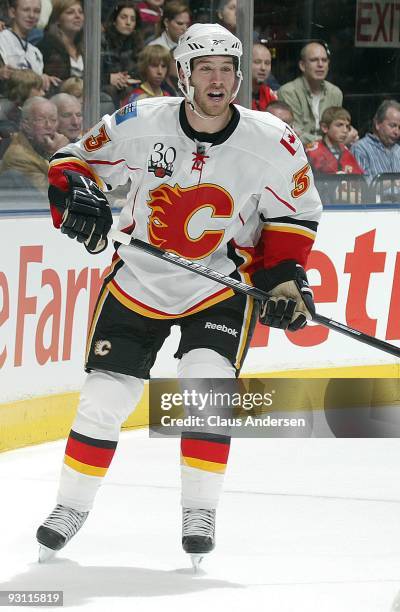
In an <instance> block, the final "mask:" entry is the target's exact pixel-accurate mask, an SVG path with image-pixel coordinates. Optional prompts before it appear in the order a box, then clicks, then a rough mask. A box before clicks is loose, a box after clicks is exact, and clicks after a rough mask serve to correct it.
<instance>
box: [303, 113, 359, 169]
mask: <svg viewBox="0 0 400 612" xmlns="http://www.w3.org/2000/svg"><path fill="white" fill-rule="evenodd" d="M320 126H321V131H322V133H323V136H322V140H316V141H315V142H312V143H310V144H308V145H307V147H306V153H307V157H308V159H309V160H310V163H311V166H312V169H313V170H314V171H315V172H322V173H326V174H337V173H344V174H363V171H362V169H361V168H360V166H359V165H358V163H357V160H356V159H355V157H354V156H353V155H352V154H351V153H350V151H349V149H348V148H347V147H346V146H345V142H346V139H347V136H348V133H349V131H350V127H351V117H350V113H349V112H348V111H347V110H346V109H344V108H342V107H341V106H331V107H330V108H327V109H326V110H324V112H323V113H322V117H321V122H320Z"/></svg>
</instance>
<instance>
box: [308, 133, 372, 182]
mask: <svg viewBox="0 0 400 612" xmlns="http://www.w3.org/2000/svg"><path fill="white" fill-rule="evenodd" d="M306 153H307V157H308V159H309V160H310V163H311V166H312V168H313V170H314V171H316V172H324V173H327V174H336V173H337V172H344V173H345V174H364V171H363V170H362V169H361V168H360V166H359V165H358V163H357V160H356V158H355V157H354V155H353V154H352V153H351V152H350V151H349V149H348V148H347V147H345V146H344V145H340V153H339V158H338V159H337V158H336V157H335V155H334V154H333V153H332V151H330V149H329V148H328V147H327V146H326V144H325V142H324V141H323V140H316V141H315V142H311V143H310V144H308V145H307V146H306Z"/></svg>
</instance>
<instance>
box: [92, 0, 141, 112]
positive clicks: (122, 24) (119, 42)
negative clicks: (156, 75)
mask: <svg viewBox="0 0 400 612" xmlns="http://www.w3.org/2000/svg"><path fill="white" fill-rule="evenodd" d="M142 48H143V37H142V34H141V32H140V31H139V23H138V14H137V12H136V10H135V3H134V2H133V0H125V1H124V2H120V3H119V4H117V6H116V7H115V8H114V10H113V11H111V13H110V15H109V16H108V19H107V20H106V22H105V25H104V34H103V38H102V82H103V90H104V91H106V92H107V93H108V94H109V95H110V96H111V97H112V99H113V100H114V103H115V105H116V106H119V102H120V100H121V99H122V98H123V97H124V96H126V95H127V93H128V88H129V85H132V81H133V80H135V76H136V75H137V71H136V63H137V56H138V53H139V52H140V51H141V50H142Z"/></svg>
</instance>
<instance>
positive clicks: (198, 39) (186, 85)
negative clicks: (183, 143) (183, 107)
mask: <svg viewBox="0 0 400 612" xmlns="http://www.w3.org/2000/svg"><path fill="white" fill-rule="evenodd" d="M242 53H243V51H242V43H241V42H240V40H239V39H238V38H237V37H236V36H234V35H233V34H232V33H231V32H229V30H227V29H226V28H224V27H223V26H221V25H219V24H218V23H195V24H193V25H192V26H190V28H188V29H187V30H186V32H185V34H183V35H182V36H181V37H180V39H179V42H178V46H177V47H176V48H175V51H174V58H175V61H176V67H177V71H178V74H179V68H182V71H183V74H184V82H182V81H181V79H179V83H178V84H179V88H180V89H181V91H182V93H183V95H184V96H185V98H186V99H187V100H188V101H189V102H190V104H192V105H193V98H194V87H192V85H190V76H191V74H192V66H191V62H192V60H194V59H195V58H196V57H204V56H206V55H229V56H231V57H233V58H234V63H235V67H236V77H237V81H238V82H237V86H236V88H235V91H234V92H233V93H232V98H231V101H232V100H234V99H235V98H236V96H237V93H238V91H239V87H240V84H241V82H242V79H243V75H242V71H241V70H240V58H241V57H242Z"/></svg>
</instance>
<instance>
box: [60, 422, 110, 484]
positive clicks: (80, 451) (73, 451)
mask: <svg viewBox="0 0 400 612" xmlns="http://www.w3.org/2000/svg"><path fill="white" fill-rule="evenodd" d="M117 444H118V442H115V441H112V440H97V439H96V438H90V437H88V436H84V435H83V434H80V433H77V432H76V431H73V430H72V429H71V432H70V434H69V438H68V442H67V447H66V449H65V457H64V463H65V465H68V466H69V467H70V468H72V469H73V470H75V471H76V472H80V473H81V474H86V475H87V476H99V477H103V476H105V475H106V473H107V470H108V468H109V466H110V463H111V461H112V458H113V456H114V453H115V449H116V448H117Z"/></svg>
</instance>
